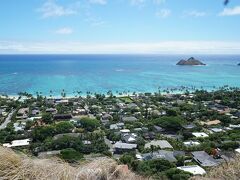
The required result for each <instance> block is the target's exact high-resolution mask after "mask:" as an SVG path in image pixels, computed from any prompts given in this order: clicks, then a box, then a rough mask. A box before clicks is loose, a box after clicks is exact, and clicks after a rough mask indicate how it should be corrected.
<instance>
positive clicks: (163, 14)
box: [156, 9, 172, 18]
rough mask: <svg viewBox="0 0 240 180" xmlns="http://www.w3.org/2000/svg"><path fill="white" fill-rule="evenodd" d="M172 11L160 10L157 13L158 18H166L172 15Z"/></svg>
mask: <svg viewBox="0 0 240 180" xmlns="http://www.w3.org/2000/svg"><path fill="white" fill-rule="evenodd" d="M171 13H172V12H171V10H170V9H160V10H158V11H157V12H156V16H157V17H160V18H166V17H168V16H170V15H171Z"/></svg>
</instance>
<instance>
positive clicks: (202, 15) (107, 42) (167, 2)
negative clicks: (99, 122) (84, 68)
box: [0, 0, 240, 54]
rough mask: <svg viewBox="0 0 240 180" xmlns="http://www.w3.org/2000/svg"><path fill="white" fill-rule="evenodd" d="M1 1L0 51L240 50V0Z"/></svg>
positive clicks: (117, 52) (168, 51)
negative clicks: (225, 1) (226, 2)
mask: <svg viewBox="0 0 240 180" xmlns="http://www.w3.org/2000/svg"><path fill="white" fill-rule="evenodd" d="M223 1H224V0H21V1H20V0H1V5H0V54H48V53H54V54H55V53H63V54H114V53H116V54H121V53H124V54H128V53H134V54H135V53H139V54H141V53H149V54H151V53H153V54H186V53H191V54H194V53H196V54H240V0H230V3H229V4H228V5H227V6H224V5H223Z"/></svg>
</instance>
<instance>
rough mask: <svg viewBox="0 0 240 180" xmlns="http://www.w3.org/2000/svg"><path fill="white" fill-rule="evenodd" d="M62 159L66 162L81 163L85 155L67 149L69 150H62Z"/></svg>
mask: <svg viewBox="0 0 240 180" xmlns="http://www.w3.org/2000/svg"><path fill="white" fill-rule="evenodd" d="M60 157H61V158H62V159H64V160H66V161H69V162H74V161H79V160H80V159H82V158H83V154H81V153H80V152H78V151H76V150H75V149H72V148H67V149H63V150H61V152H60Z"/></svg>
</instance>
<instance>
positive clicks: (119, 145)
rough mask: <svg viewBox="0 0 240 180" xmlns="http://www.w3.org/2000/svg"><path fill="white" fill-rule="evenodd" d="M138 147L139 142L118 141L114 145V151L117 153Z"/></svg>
mask: <svg viewBox="0 0 240 180" xmlns="http://www.w3.org/2000/svg"><path fill="white" fill-rule="evenodd" d="M136 148H137V144H128V143H122V142H116V143H115V144H114V145H113V149H114V153H116V154H122V153H125V152H131V151H135V150H136Z"/></svg>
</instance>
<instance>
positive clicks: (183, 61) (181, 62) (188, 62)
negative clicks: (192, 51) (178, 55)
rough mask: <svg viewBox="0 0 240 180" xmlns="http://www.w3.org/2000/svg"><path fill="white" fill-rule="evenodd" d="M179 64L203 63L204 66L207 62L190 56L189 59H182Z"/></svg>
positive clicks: (193, 64) (192, 64)
mask: <svg viewBox="0 0 240 180" xmlns="http://www.w3.org/2000/svg"><path fill="white" fill-rule="evenodd" d="M177 65H190V66H197V65H201V66H204V65H206V64H204V63H202V62H201V61H199V60H197V59H195V58H194V57H191V58H189V59H188V60H184V59H182V60H180V61H179V62H178V63H177Z"/></svg>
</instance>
